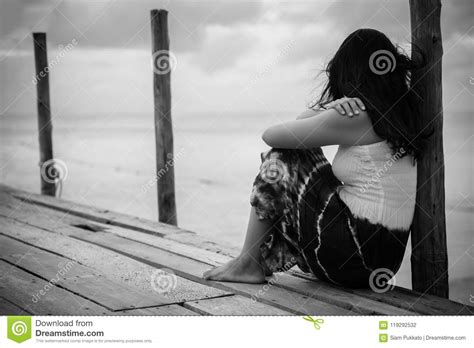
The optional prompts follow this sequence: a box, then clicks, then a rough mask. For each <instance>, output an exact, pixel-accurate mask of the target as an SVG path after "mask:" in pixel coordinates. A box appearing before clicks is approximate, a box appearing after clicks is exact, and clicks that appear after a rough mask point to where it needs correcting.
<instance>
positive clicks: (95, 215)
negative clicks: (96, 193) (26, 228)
mask: <svg viewBox="0 0 474 348" xmlns="http://www.w3.org/2000/svg"><path fill="white" fill-rule="evenodd" d="M7 195H9V196H10V197H11V198H13V197H16V198H18V199H20V200H25V201H28V202H30V203H34V204H36V205H39V206H44V207H48V208H51V209H54V210H57V211H62V212H64V213H67V214H68V215H72V216H78V217H82V218H85V219H88V220H90V221H96V222H100V223H103V224H106V225H113V226H119V227H123V228H126V229H131V230H135V231H140V232H144V233H149V234H152V235H157V236H161V237H163V238H166V239H171V240H175V241H178V242H180V243H183V244H187V245H194V246H198V247H199V248H201V249H204V250H210V251H214V252H216V253H218V254H223V255H230V256H235V255H238V252H239V250H238V249H237V248H232V247H228V246H223V245H219V244H217V243H214V242H212V241H208V240H205V239H203V238H201V237H200V236H198V235H196V233H194V232H191V231H187V230H183V229H180V228H177V227H176V226H171V225H167V224H164V223H159V222H154V221H151V220H147V219H143V218H139V217H136V216H131V215H127V214H122V213H117V212H111V211H109V210H107V209H100V208H95V207H91V206H87V205H84V204H80V203H75V202H71V201H67V200H64V199H57V198H53V197H48V196H41V195H36V194H32V193H28V192H25V191H21V190H17V189H13V188H10V187H8V186H5V185H2V184H0V200H5V199H7V197H6V196H7ZM2 196H3V197H2ZM14 204H15V205H16V206H21V202H14Z"/></svg>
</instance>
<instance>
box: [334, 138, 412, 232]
mask: <svg viewBox="0 0 474 348" xmlns="http://www.w3.org/2000/svg"><path fill="white" fill-rule="evenodd" d="M402 154H403V152H397V153H395V154H392V150H391V148H390V145H389V144H388V143H387V142H386V141H385V140H384V141H381V142H378V143H374V144H370V145H361V146H342V145H341V146H339V149H338V151H337V153H336V156H335V157H334V161H333V164H332V169H333V172H334V175H335V176H336V177H337V178H338V179H339V180H340V181H342V182H343V185H342V186H340V187H338V193H339V196H340V197H341V199H342V200H343V201H344V203H346V205H347V206H348V207H349V209H350V210H351V212H352V214H353V215H354V216H356V217H358V218H366V219H367V220H369V221H370V222H371V223H374V224H375V223H379V224H381V225H383V226H385V227H387V228H389V229H402V230H408V229H409V228H410V225H411V223H412V220H413V214H414V212H415V198H416V197H415V194H416V176H417V175H416V165H413V157H412V156H410V155H406V156H404V157H401V156H402Z"/></svg>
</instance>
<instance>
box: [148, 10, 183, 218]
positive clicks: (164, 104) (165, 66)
mask: <svg viewBox="0 0 474 348" xmlns="http://www.w3.org/2000/svg"><path fill="white" fill-rule="evenodd" d="M151 37H152V59H153V96H154V97H153V98H154V105H155V138H156V139H155V142H156V181H157V189H158V215H159V221H161V222H165V223H168V224H172V225H177V216H176V201H175V190H174V154H173V126H172V122H171V70H172V69H173V67H174V64H175V62H174V56H172V55H171V53H170V51H169V37H168V12H167V11H166V10H152V11H151Z"/></svg>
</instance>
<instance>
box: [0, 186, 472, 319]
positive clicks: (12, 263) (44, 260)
mask: <svg viewBox="0 0 474 348" xmlns="http://www.w3.org/2000/svg"><path fill="white" fill-rule="evenodd" d="M0 249H1V250H0V279H1V281H0V314H2V315H13V314H17V315H18V314H34V315H420V314H421V315H471V314H473V313H474V308H473V307H470V306H467V305H463V304H460V303H456V302H453V301H449V300H446V299H443V298H440V297H436V296H433V295H421V294H420V293H416V292H413V291H409V290H407V289H403V288H399V287H395V288H394V289H393V290H391V291H388V292H385V293H382V294H379V293H376V292H373V291H371V290H370V289H357V290H354V289H344V288H340V287H337V286H333V285H330V284H327V283H324V282H321V281H319V280H317V279H314V278H312V277H311V276H309V275H305V274H303V273H301V272H298V271H290V272H287V273H278V274H275V275H274V276H273V278H269V279H268V283H267V284H238V283H222V282H214V281H206V280H204V279H202V278H201V275H202V273H203V272H204V271H205V270H207V269H209V268H210V267H212V266H215V265H218V264H222V263H224V262H226V261H227V260H228V259H229V258H230V256H232V255H235V254H236V252H237V250H233V249H228V248H227V249H226V248H222V247H220V246H219V245H217V244H215V243H212V242H210V241H205V240H203V239H201V238H200V237H199V236H198V235H196V234H195V233H193V232H190V231H185V230H182V229H179V228H177V227H175V226H171V225H166V224H163V223H158V222H153V221H149V220H145V219H141V218H137V217H132V216H128V215H124V214H120V213H114V212H111V211H108V210H103V209H98V208H93V207H90V206H86V205H82V204H78V203H73V202H69V201H65V200H61V199H57V198H54V197H50V196H42V195H37V194H31V193H27V192H24V191H19V190H16V189H13V188H10V187H7V186H3V185H0Z"/></svg>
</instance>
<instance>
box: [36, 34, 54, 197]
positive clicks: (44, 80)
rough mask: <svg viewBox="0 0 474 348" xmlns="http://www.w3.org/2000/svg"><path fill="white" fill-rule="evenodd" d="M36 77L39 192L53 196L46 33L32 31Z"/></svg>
mask: <svg viewBox="0 0 474 348" xmlns="http://www.w3.org/2000/svg"><path fill="white" fill-rule="evenodd" d="M33 42H34V51H35V67H36V77H35V79H34V82H35V83H36V93H37V97H36V101H37V108H38V132H39V149H40V167H41V169H40V174H41V193H42V194H44V195H48V196H55V194H56V183H55V182H54V178H48V175H51V173H54V167H52V168H49V166H53V163H52V161H50V160H51V159H52V158H53V139H52V131H53V125H52V124H51V107H50V103H49V68H48V54H47V47H46V33H33Z"/></svg>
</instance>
